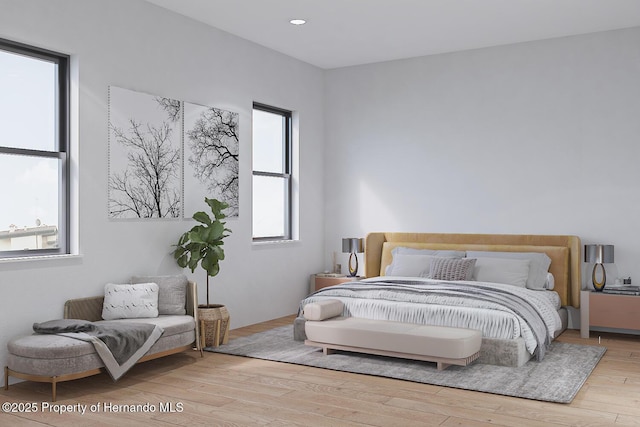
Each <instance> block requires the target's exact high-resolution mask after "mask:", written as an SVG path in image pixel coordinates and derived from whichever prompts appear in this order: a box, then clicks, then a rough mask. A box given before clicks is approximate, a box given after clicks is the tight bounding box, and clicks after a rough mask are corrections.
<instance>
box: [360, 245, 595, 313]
mask: <svg viewBox="0 0 640 427" xmlns="http://www.w3.org/2000/svg"><path fill="white" fill-rule="evenodd" d="M397 246H405V247H413V248H423V249H452V250H474V251H498V252H544V253H546V254H547V255H549V257H550V258H551V266H550V267H549V271H550V272H551V273H552V274H553V276H554V279H555V287H554V291H556V292H557V293H558V294H559V295H560V300H561V301H562V305H563V306H569V305H570V306H573V307H576V308H579V307H580V288H581V283H582V281H581V278H580V272H581V264H580V263H581V259H582V258H581V245H580V238H579V237H577V236H544V235H535V234H523V235H520V234H446V233H369V235H367V239H366V243H365V249H364V250H365V255H364V259H365V276H367V277H375V276H384V271H385V268H386V267H387V265H389V264H390V263H391V250H392V249H393V248H394V247H397Z"/></svg>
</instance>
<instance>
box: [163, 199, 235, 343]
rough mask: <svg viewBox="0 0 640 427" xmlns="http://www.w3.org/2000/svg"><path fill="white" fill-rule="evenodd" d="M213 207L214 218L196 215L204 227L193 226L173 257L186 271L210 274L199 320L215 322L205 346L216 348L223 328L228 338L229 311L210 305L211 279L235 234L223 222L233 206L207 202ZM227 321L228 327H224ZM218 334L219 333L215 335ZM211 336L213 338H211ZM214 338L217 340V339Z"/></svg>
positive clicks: (217, 271)
mask: <svg viewBox="0 0 640 427" xmlns="http://www.w3.org/2000/svg"><path fill="white" fill-rule="evenodd" d="M204 201H205V203H207V205H209V208H210V209H211V212H212V214H213V218H211V217H210V216H209V215H208V214H207V213H206V212H202V211H200V212H196V213H195V214H193V219H195V220H196V221H198V222H199V223H200V224H198V225H195V226H193V228H191V230H189V231H187V232H185V233H184V234H182V236H180V239H179V240H178V244H177V245H175V246H176V249H175V250H174V251H173V257H174V258H175V260H176V262H177V263H178V265H179V266H180V267H182V268H185V267H189V269H190V270H191V272H192V273H193V272H194V271H195V269H196V268H197V267H198V265H200V266H201V267H202V268H203V269H204V270H205V271H206V273H207V304H206V305H204V304H201V305H198V317H199V319H200V320H203V321H205V324H207V323H211V322H213V324H214V325H215V331H214V333H212V334H209V332H210V330H211V328H205V329H206V332H207V336H206V340H205V344H206V345H209V344H208V343H209V342H212V341H213V345H218V344H219V343H220V342H219V339H218V337H219V335H220V329H222V330H223V332H224V335H223V337H222V338H223V340H222V341H223V342H226V341H227V339H228V334H227V332H228V326H229V312H228V311H227V309H226V307H225V306H224V305H222V304H210V303H209V277H214V276H216V275H217V274H218V273H219V272H220V261H222V260H224V249H223V248H222V245H223V244H224V238H225V237H227V236H228V235H229V234H227V233H231V230H229V229H228V228H226V227H225V223H224V222H223V221H222V220H223V219H224V218H226V215H225V214H224V212H223V210H224V209H226V208H227V207H229V205H228V204H227V203H225V202H221V201H220V200H217V199H209V198H206V197H205V199H204ZM225 321H226V325H225V324H224V323H225ZM216 331H217V333H215V332H216ZM209 335H211V336H209ZM214 335H215V337H216V338H214Z"/></svg>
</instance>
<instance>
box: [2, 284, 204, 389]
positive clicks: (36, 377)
mask: <svg viewBox="0 0 640 427" xmlns="http://www.w3.org/2000/svg"><path fill="white" fill-rule="evenodd" d="M153 278H154V280H152V282H153V283H156V282H158V283H161V285H162V287H161V289H163V292H164V294H163V298H162V299H161V298H160V296H158V306H159V307H162V309H163V311H165V313H164V314H160V315H158V316H157V317H134V318H126V319H122V318H120V319H113V320H109V323H110V324H113V323H123V324H127V323H128V324H131V323H147V324H153V325H156V326H158V327H160V328H161V329H162V331H163V332H162V335H161V336H160V338H158V340H157V341H155V343H154V344H153V345H152V346H151V347H150V348H149V349H148V350H147V352H146V353H145V354H144V355H143V356H142V357H140V358H139V359H137V361H138V362H144V361H147V360H152V359H156V358H159V357H163V356H167V355H170V354H174V353H179V352H182V351H186V350H189V349H192V348H194V346H195V348H196V349H198V350H199V351H200V353H201V355H202V346H201V344H200V339H199V338H200V334H199V325H198V316H197V309H196V307H197V305H198V304H197V289H196V284H195V282H191V281H187V278H186V277H184V276H156V277H153ZM142 279H148V278H146V277H143V278H140V280H142ZM132 280H133V281H135V280H137V279H136V278H133V279H132ZM135 283H146V282H139V281H135ZM115 286H122V285H115ZM126 286H129V285H126ZM104 299H105V298H104V296H97V297H88V298H78V299H72V300H69V301H67V302H66V303H65V307H64V318H65V319H81V320H86V321H90V322H95V323H96V324H100V323H101V322H102V320H101V319H102V316H103V314H104V312H103V306H104V305H105V304H104ZM161 303H162V304H163V305H162V306H161ZM170 304H174V305H175V307H174V306H171V305H170ZM172 312H173V313H172ZM180 312H181V313H182V314H181V313H180ZM7 350H8V355H7V365H6V366H5V369H4V372H5V382H4V388H5V390H8V389H9V377H10V376H11V377H15V378H20V379H24V380H29V381H38V382H46V383H51V399H52V401H55V400H56V385H57V384H58V383H60V382H63V381H70V380H74V379H78V378H84V377H88V376H90V375H96V374H99V373H101V372H103V371H104V370H105V364H104V363H103V360H102V358H101V357H100V356H99V354H98V352H97V351H96V348H95V346H94V345H93V344H92V343H91V342H88V341H83V340H79V339H75V338H71V337H67V336H63V335H58V334H30V335H24V336H18V337H16V338H14V339H12V340H10V341H9V342H8V343H7ZM126 369H128V367H127V368H126Z"/></svg>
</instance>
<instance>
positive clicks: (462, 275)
mask: <svg viewBox="0 0 640 427" xmlns="http://www.w3.org/2000/svg"><path fill="white" fill-rule="evenodd" d="M475 264H476V260H475V258H440V257H436V258H433V259H432V260H431V270H430V272H429V276H430V278H431V279H436V280H471V278H472V276H473V267H474V266H475Z"/></svg>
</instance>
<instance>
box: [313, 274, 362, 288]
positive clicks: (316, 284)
mask: <svg viewBox="0 0 640 427" xmlns="http://www.w3.org/2000/svg"><path fill="white" fill-rule="evenodd" d="M360 279H362V277H361V276H355V277H353V276H345V275H336V274H324V273H318V274H312V275H311V279H310V280H309V292H315V291H318V290H320V289H322V288H326V287H327V286H335V285H339V284H340V283H346V282H353V281H354V280H360Z"/></svg>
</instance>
